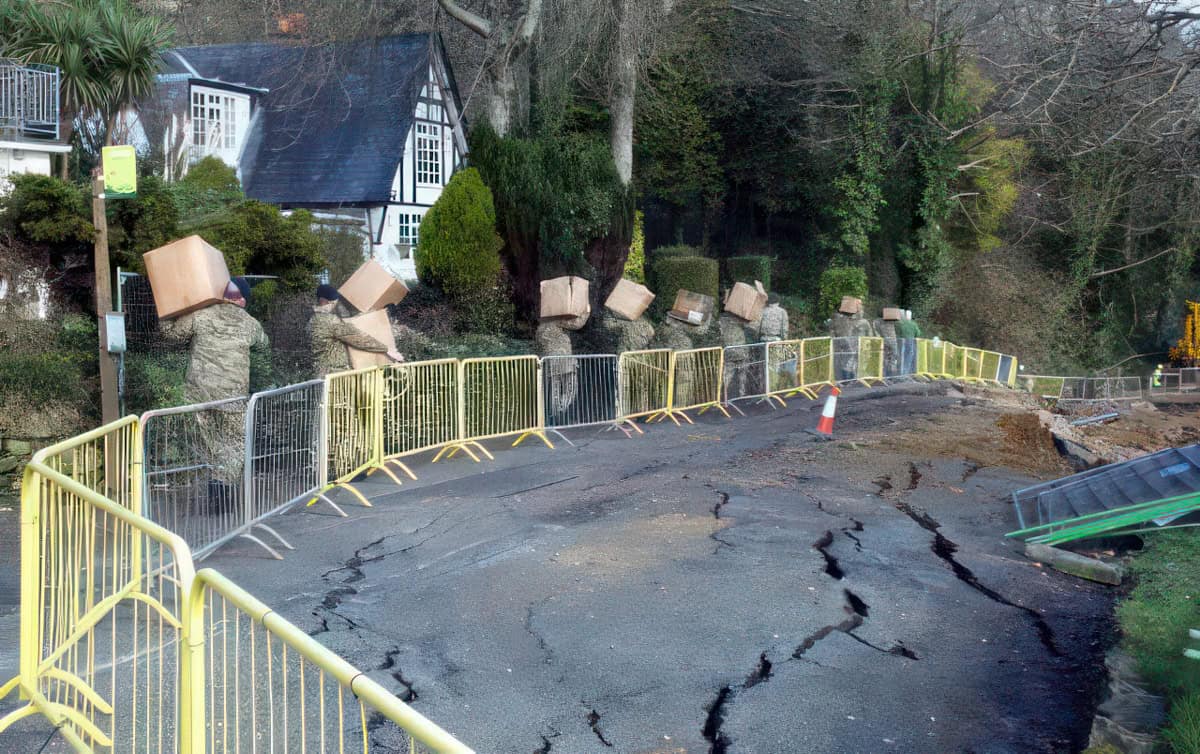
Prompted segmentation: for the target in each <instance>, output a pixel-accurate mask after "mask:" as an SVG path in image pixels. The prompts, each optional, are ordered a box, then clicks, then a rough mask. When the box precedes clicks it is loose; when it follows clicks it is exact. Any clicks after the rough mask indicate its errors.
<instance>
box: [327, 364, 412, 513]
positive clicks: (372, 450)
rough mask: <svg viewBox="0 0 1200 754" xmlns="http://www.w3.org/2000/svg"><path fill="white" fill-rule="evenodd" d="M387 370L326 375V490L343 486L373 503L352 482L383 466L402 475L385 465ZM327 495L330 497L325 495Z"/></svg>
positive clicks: (361, 498)
mask: <svg viewBox="0 0 1200 754" xmlns="http://www.w3.org/2000/svg"><path fill="white" fill-rule="evenodd" d="M382 398H383V370H382V369H380V368H378V367H371V368H368V369H355V370H350V371H346V372H335V373H334V374H330V375H327V376H326V377H325V401H326V403H325V411H326V419H325V427H326V431H325V438H326V443H325V446H326V448H325V453H326V464H327V471H326V480H327V481H326V485H325V488H324V489H322V490H321V494H320V495H317V496H314V497H313V498H312V499H311V500H310V501H309V503H308V504H309V505H313V504H314V503H316V501H317V500H318V499H322V498H323V496H324V493H326V492H328V491H329V490H330V489H333V488H335V487H341V488H342V489H345V490H347V491H348V492H350V494H352V495H354V496H355V497H356V498H357V499H358V501H359V502H360V503H362V504H363V505H364V506H366V507H368V508H369V507H371V503H370V502H369V501H368V500H367V498H366V496H365V495H363V494H362V493H361V492H359V491H358V490H356V489H355V488H354V486H353V485H352V484H351V483H350V482H351V480H353V479H354V478H355V477H357V476H358V475H359V474H361V473H364V472H367V471H373V470H376V469H378V470H381V471H383V472H384V473H385V474H387V475H388V476H390V477H391V478H392V480H393V481H395V482H396V484H400V479H399V477H397V476H396V475H395V474H393V473H392V471H391V470H390V469H388V468H387V467H386V466H384V465H383V455H382V445H383V407H382V403H383V401H382ZM324 499H327V498H324Z"/></svg>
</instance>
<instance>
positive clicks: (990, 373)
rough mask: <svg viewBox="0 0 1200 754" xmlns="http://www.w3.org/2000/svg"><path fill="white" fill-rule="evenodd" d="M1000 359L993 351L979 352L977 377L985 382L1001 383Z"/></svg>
mask: <svg viewBox="0 0 1200 754" xmlns="http://www.w3.org/2000/svg"><path fill="white" fill-rule="evenodd" d="M1000 358H1001V355H1000V354H998V353H996V352H995V351H980V352H979V377H980V379H982V380H984V381H986V382H993V383H1001V380H1000Z"/></svg>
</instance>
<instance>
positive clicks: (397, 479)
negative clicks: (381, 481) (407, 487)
mask: <svg viewBox="0 0 1200 754" xmlns="http://www.w3.org/2000/svg"><path fill="white" fill-rule="evenodd" d="M376 471H382V472H383V473H384V474H387V476H388V478H389V479H391V480H392V481H393V482H395V483H396V486H397V487H399V486H401V485H403V482H401V481H400V477H398V476H396V475H395V474H393V473H392V470H391V469H389V468H388V467H387V466H372V467H371V468H369V469H367V476H371V475H372V474H374V473H375V472H376Z"/></svg>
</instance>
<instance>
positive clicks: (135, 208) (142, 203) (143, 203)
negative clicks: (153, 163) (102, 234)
mask: <svg viewBox="0 0 1200 754" xmlns="http://www.w3.org/2000/svg"><path fill="white" fill-rule="evenodd" d="M178 237H179V208H178V207H177V206H176V204H175V199H174V197H173V196H172V195H171V192H170V190H169V188H168V186H167V185H166V184H165V183H163V182H162V180H161V179H160V178H157V177H155V176H152V175H148V176H144V177H142V178H139V179H138V191H137V196H134V197H130V198H129V199H119V200H115V201H112V202H109V203H108V243H109V249H110V250H111V251H112V254H113V256H114V257H115V258H116V261H117V263H118V264H119V265H120V266H121V267H123V268H125V269H127V270H133V271H134V272H138V273H144V272H145V271H146V268H145V265H143V264H142V254H145V253H146V252H147V251H150V250H151V249H157V248H158V247H159V246H163V245H165V244H167V243H170V242H171V241H173V240H175V239H176V238H178Z"/></svg>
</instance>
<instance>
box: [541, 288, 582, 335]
mask: <svg viewBox="0 0 1200 754" xmlns="http://www.w3.org/2000/svg"><path fill="white" fill-rule="evenodd" d="M590 306H591V305H590V304H589V303H588V281H586V280H584V279H583V278H578V277H562V278H554V279H552V280H543V281H542V303H541V311H540V316H541V318H542V319H551V318H554V317H570V318H572V319H574V318H578V317H584V322H586V321H587V319H586V315H587V314H588V313H589V312H590V308H589V307H590ZM582 326H583V325H582V323H580V327H582ZM576 329H578V328H576Z"/></svg>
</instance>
